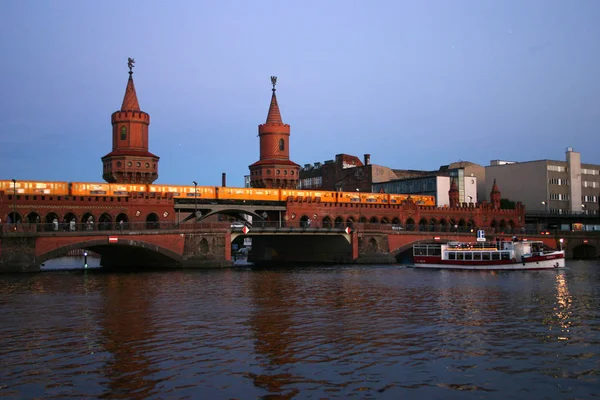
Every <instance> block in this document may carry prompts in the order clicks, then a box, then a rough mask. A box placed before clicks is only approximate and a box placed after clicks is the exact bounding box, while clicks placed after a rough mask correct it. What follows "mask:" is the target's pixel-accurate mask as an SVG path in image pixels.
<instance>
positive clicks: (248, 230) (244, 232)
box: [242, 226, 250, 235]
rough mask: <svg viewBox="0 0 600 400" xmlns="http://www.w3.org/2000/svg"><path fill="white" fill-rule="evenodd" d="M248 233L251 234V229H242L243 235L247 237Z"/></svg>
mask: <svg viewBox="0 0 600 400" xmlns="http://www.w3.org/2000/svg"><path fill="white" fill-rule="evenodd" d="M248 232H250V228H248V227H247V226H244V227H243V228H242V233H243V234H244V235H245V234H247V233H248Z"/></svg>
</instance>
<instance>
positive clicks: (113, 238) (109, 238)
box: [108, 236, 119, 243]
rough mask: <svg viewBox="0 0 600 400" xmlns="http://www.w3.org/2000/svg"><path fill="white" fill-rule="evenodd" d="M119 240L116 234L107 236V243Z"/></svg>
mask: <svg viewBox="0 0 600 400" xmlns="http://www.w3.org/2000/svg"><path fill="white" fill-rule="evenodd" d="M118 242H119V238H118V237H116V236H109V237H108V243H118Z"/></svg>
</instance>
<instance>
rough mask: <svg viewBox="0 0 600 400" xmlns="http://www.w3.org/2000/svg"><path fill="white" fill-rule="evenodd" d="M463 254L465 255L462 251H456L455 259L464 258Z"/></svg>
mask: <svg viewBox="0 0 600 400" xmlns="http://www.w3.org/2000/svg"><path fill="white" fill-rule="evenodd" d="M464 255H465V254H464V253H456V259H457V260H463V259H464V257H463V256H464Z"/></svg>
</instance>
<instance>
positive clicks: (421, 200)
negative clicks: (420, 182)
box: [413, 196, 435, 206]
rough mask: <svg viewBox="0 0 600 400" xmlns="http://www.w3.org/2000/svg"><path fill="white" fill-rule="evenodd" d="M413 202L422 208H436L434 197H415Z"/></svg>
mask: <svg viewBox="0 0 600 400" xmlns="http://www.w3.org/2000/svg"><path fill="white" fill-rule="evenodd" d="M413 201H414V202H415V203H416V204H418V205H420V206H435V197H434V196H413Z"/></svg>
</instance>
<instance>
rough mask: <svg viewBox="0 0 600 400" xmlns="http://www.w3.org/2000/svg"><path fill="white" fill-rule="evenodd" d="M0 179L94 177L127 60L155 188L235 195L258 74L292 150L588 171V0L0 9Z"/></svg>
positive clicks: (46, 4) (591, 140) (593, 29)
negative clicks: (145, 126) (574, 160)
mask: <svg viewBox="0 0 600 400" xmlns="http://www.w3.org/2000/svg"><path fill="white" fill-rule="evenodd" d="M0 15H1V16H2V24H0V54H1V57H0V93H1V97H0V99H1V104H0V171H2V174H1V175H2V177H0V179H12V178H15V179H19V180H60V181H95V182H101V181H102V163H101V160H100V158H101V157H102V156H104V155H106V154H107V153H109V152H110V151H111V148H112V139H111V132H112V131H111V129H112V128H111V123H110V116H111V114H112V113H113V112H114V111H116V110H118V109H119V108H120V107H121V102H122V100H123V95H124V93H125V86H126V83H127V78H128V74H127V72H128V68H127V58H128V57H132V58H134V59H135V61H136V64H135V68H134V81H135V86H136V90H137V95H138V99H139V103H140V107H141V109H142V110H143V111H145V112H147V113H149V114H150V118H151V124H150V149H149V150H150V151H151V152H152V153H154V154H156V155H158V156H159V157H160V163H159V178H158V180H157V181H156V183H173V184H190V185H191V182H192V181H193V180H196V181H198V183H199V184H200V185H220V183H221V173H222V172H225V173H227V180H228V182H227V183H228V185H229V186H242V185H243V176H244V175H247V174H248V173H249V170H248V166H249V165H250V164H252V163H253V162H255V161H257V160H258V157H259V141H258V137H257V133H258V132H257V129H258V128H257V126H258V125H259V124H262V123H264V122H265V119H266V116H267V111H268V107H269V101H270V96H271V84H270V79H269V77H270V76H271V75H276V76H277V77H278V84H277V98H278V102H279V107H280V109H281V115H282V118H283V121H284V122H285V123H288V124H290V125H291V139H290V158H291V160H292V161H294V162H296V163H298V164H300V165H304V164H307V163H314V162H316V161H320V162H323V161H325V160H330V159H334V158H335V155H336V154H339V153H346V154H352V155H356V156H358V157H360V158H361V159H362V156H363V154H365V153H369V154H371V161H372V163H374V164H378V165H384V166H388V167H391V168H397V169H424V170H432V169H437V168H439V166H440V165H445V164H449V163H451V162H454V161H458V160H467V161H472V162H475V163H478V164H481V165H489V162H490V160H493V159H504V160H512V161H529V160H539V159H554V160H564V159H565V149H566V147H569V146H570V147H573V148H574V150H576V151H579V152H581V158H582V162H584V163H592V164H600V151H599V149H600V1H598V0H581V1H564V0H561V1H552V0H550V1H548V0H544V1H527V0H515V1H512V0H504V1H494V0H490V1H486V0H473V1H460V0H452V1H450V0H440V1H416V0H415V1H399V0H394V1H383V0H380V1H376V0H372V1H366V0H364V1H349V0H345V1H342V0H340V1H333V0H332V1H301V2H300V1H299V2H291V1H289V2H288V1H261V0H257V1H245V0H244V1H223V0H219V1H170V2H167V1H148V0H144V1H107V0H105V1H66V0H64V1H27V0H25V1H17V0H13V1H9V0H5V1H2V2H0Z"/></svg>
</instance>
